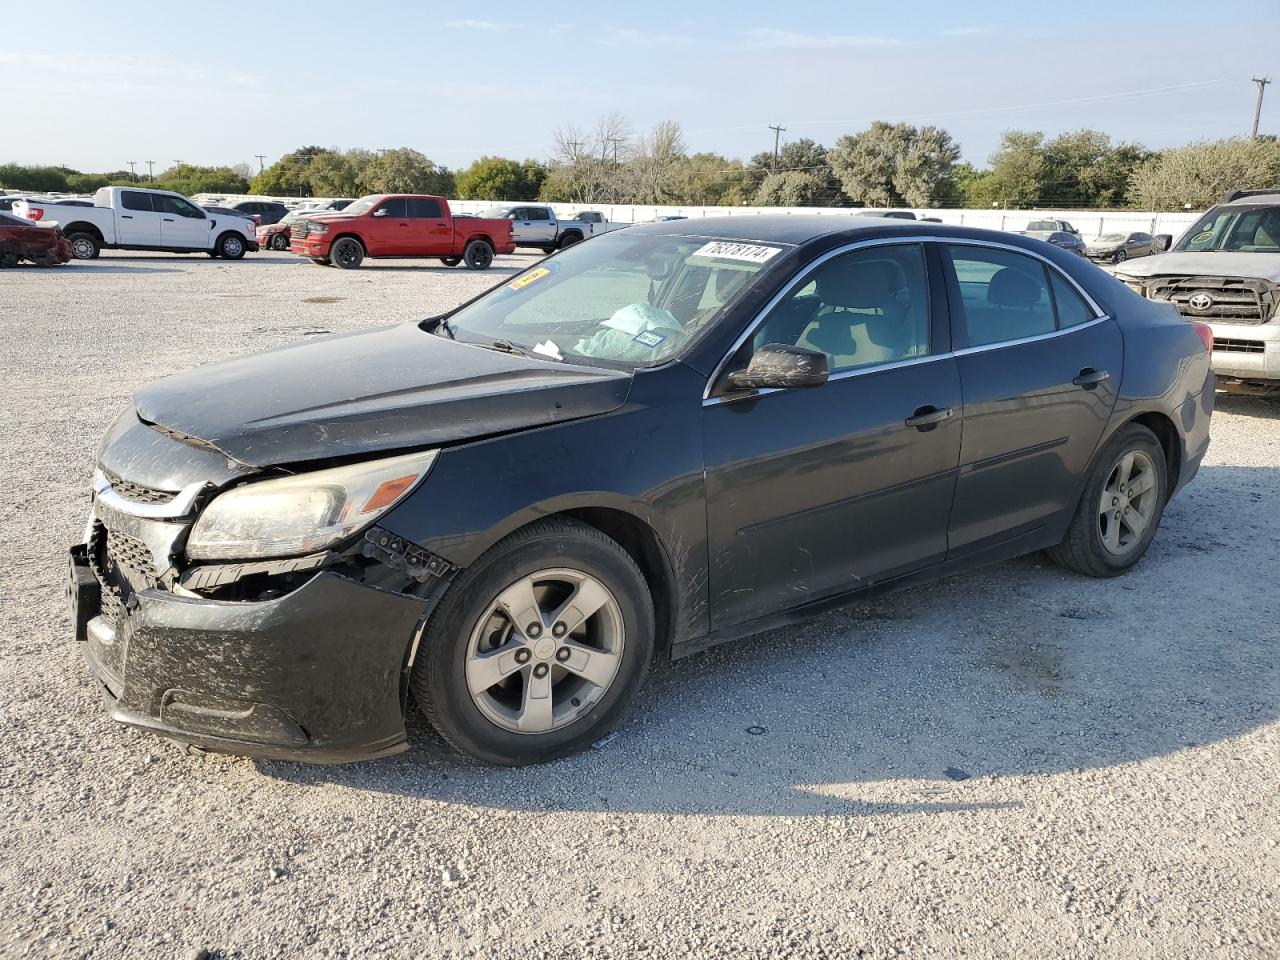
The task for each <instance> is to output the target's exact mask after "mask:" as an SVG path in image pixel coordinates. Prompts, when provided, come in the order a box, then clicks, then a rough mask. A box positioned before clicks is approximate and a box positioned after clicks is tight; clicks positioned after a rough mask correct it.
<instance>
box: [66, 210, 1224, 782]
mask: <svg viewBox="0 0 1280 960" xmlns="http://www.w3.org/2000/svg"><path fill="white" fill-rule="evenodd" d="M1206 341H1207V333H1206V331H1205V329H1204V328H1202V327H1201V326H1200V325H1196V324H1192V323H1188V322H1187V321H1185V320H1183V319H1182V318H1180V317H1178V316H1177V315H1176V314H1174V313H1173V311H1171V310H1169V309H1168V308H1167V307H1165V306H1161V305H1158V304H1154V303H1151V302H1148V301H1147V300H1144V299H1143V298H1141V297H1139V296H1138V295H1136V294H1134V293H1132V292H1130V291H1129V290H1128V289H1126V288H1125V287H1124V286H1122V285H1121V284H1119V283H1117V282H1115V281H1114V280H1113V279H1111V278H1110V277H1108V276H1107V275H1106V274H1104V273H1103V272H1102V271H1100V270H1098V269H1097V268H1096V267H1094V266H1092V265H1091V264H1089V263H1087V262H1086V261H1084V260H1082V259H1081V258H1079V257H1077V256H1075V255H1074V254H1070V253H1067V252H1065V251H1061V250H1058V249H1055V248H1053V247H1051V246H1049V245H1046V244H1043V243H1039V242H1036V241H1034V240H1029V239H1023V238H1020V237H1013V236H1010V235H1009V234H1003V233H994V232H988V231H981V230H972V229H963V228H952V227H944V226H942V225H939V224H919V223H910V222H907V221H900V220H884V219H871V218H834V217H803V216H787V217H768V216H761V217H734V218H733V219H706V220H703V219H699V220H685V221H679V222H672V223H665V224H652V225H644V226H635V227H632V228H630V229H628V230H625V231H618V232H616V233H610V234H607V235H605V236H602V237H597V238H596V239H594V240H592V241H591V242H590V243H584V244H581V245H579V246H575V247H572V248H570V249H568V250H566V251H564V252H562V253H560V254H558V255H556V256H555V257H552V258H550V259H547V260H543V261H541V262H540V263H538V264H536V265H535V266H533V267H531V268H529V269H527V270H525V271H524V272H522V273H520V274H518V275H516V276H514V277H510V278H508V279H506V280H504V281H503V282H502V283H501V284H499V285H498V286H496V287H494V288H492V289H491V290H490V291H488V292H487V293H485V294H484V295H482V296H480V297H478V298H476V299H474V300H472V301H470V302H468V303H466V304H463V305H462V306H461V307H458V308H456V309H454V310H451V311H449V312H448V313H445V314H442V315H440V316H436V317H432V318H430V319H428V320H425V321H422V322H421V323H405V324H399V325H394V326H388V327H384V328H381V329H375V330H370V331H367V332H361V333H353V334H343V335H338V336H333V337H329V338H326V339H324V340H318V341H308V342H306V343H304V344H299V345H295V346H290V347H285V348H282V349H278V350H273V351H270V352H267V353H263V354H258V355H254V356H249V357H245V358H243V359H239V360H234V361H229V362H224V363H218V364H213V365H210V366H205V367H201V368H199V369H196V370H194V371H192V372H190V373H187V374H182V375H179V376H174V377H170V378H168V379H166V380H161V381H160V382H158V383H156V384H154V385H152V386H149V387H147V388H145V389H143V390H142V391H140V392H139V393H138V394H137V395H136V397H135V399H134V404H133V405H132V406H131V407H130V408H129V409H128V410H126V411H125V412H124V413H123V414H122V415H121V416H120V418H119V419H118V420H117V421H116V423H115V424H114V426H113V427H112V428H111V429H110V431H109V433H108V435H107V436H106V438H105V440H104V442H103V445H102V447H101V451H100V453H99V456H98V469H97V472H96V474H95V477H94V481H93V490H94V493H93V504H92V512H91V514H90V517H89V523H88V526H87V530H86V536H85V542H84V543H81V544H77V545H76V546H75V547H74V548H73V549H72V557H71V570H70V590H69V593H70V596H71V597H72V600H73V606H74V612H75V623H76V627H77V632H78V635H79V639H80V640H81V641H82V643H81V644H80V646H81V649H82V650H83V651H84V654H85V657H86V659H87V661H88V663H89V666H90V668H91V670H92V672H93V674H94V676H95V677H96V678H97V680H98V681H99V682H100V684H101V688H102V690H103V691H104V698H105V702H106V705H107V709H108V711H109V712H110V714H111V715H112V716H113V717H115V718H116V719H118V720H121V721H123V722H125V723H128V724H132V725H134V726H137V727H141V728H144V729H147V730H151V731H155V732H157V733H161V734H164V735H166V736H169V737H172V738H175V739H177V740H180V741H184V742H187V743H190V744H194V745H197V746H200V747H205V748H209V749H216V750H226V751H232V752H236V753H244V754H255V755H261V756H270V757H289V758H297V759H312V760H328V761H332V760H354V759H360V758H369V757H376V756H382V755H386V754H390V753H395V752H397V751H399V750H403V749H404V748H405V746H406V734H405V711H406V709H408V707H407V704H408V703H409V701H410V699H412V700H414V701H416V703H417V706H418V707H419V708H420V709H422V710H423V711H424V712H425V714H426V716H427V717H428V718H429V719H430V721H431V722H432V723H433V724H434V725H435V726H436V728H437V729H438V730H439V731H440V733H441V734H442V735H443V736H444V738H445V739H446V740H448V741H449V742H450V743H451V744H453V745H454V746H455V747H457V748H458V749H459V750H462V751H464V752H465V753H468V754H470V755H471V756H473V757H477V758H480V759H482V760H485V761H490V762H493V763H500V764H522V763H529V762H536V761H541V760H546V759H548V758H551V757H555V756H559V755H562V754H565V753H568V752H570V751H574V750H578V749H580V748H582V747H583V746H584V745H585V744H588V743H591V742H592V741H593V740H595V739H596V738H597V737H600V736H601V735H603V734H605V733H607V732H608V731H609V730H611V729H612V728H613V727H614V726H615V725H616V724H617V723H618V722H619V718H620V717H621V715H622V713H623V710H624V708H625V707H626V705H627V703H628V701H630V699H631V698H632V696H633V695H634V694H635V692H636V690H637V688H638V687H639V686H640V682H641V678H642V677H643V675H644V673H645V670H646V667H647V665H648V663H649V660H650V658H651V657H653V656H655V655H657V656H663V657H681V656H685V655H687V654H690V653H694V652H696V651H698V650H702V649H704V648H706V647H709V646H711V645H713V644H718V643H724V642H726V641H732V640H734V639H736V638H739V637H742V636H744V635H747V634H751V633H755V632H758V631H760V630H762V629H765V628H768V627H773V626H776V625H779V624H782V623H786V622H788V621H790V620H792V619H794V618H796V617H800V616H803V615H806V614H809V613H811V612H814V611H817V610H821V609H823V608H825V607H829V606H831V605H834V604H839V603H844V602H847V601H848V600H849V598H850V597H852V596H855V595H859V594H866V593H867V592H868V591H877V590H885V589H891V588H894V587H898V586H902V585H904V584H908V583H911V582H914V581H918V580H920V579H922V578H929V577H937V576H940V575H943V574H950V573H954V572H956V571H958V570H963V569H966V568H969V567H974V566H977V565H979V564H986V563H991V562H992V561H997V560H1002V559H1004V558H1007V557H1012V556H1016V555H1018V554H1023V553H1027V552H1029V551H1034V550H1048V551H1049V555H1050V556H1051V557H1053V558H1054V559H1055V560H1056V561H1058V562H1059V563H1060V564H1062V565H1063V566H1065V567H1067V568H1068V569H1070V570H1073V571H1076V572H1078V573H1081V574H1085V575H1088V576H1094V577H1108V576H1113V575H1116V574H1119V573H1122V572H1123V571H1125V570H1126V569H1128V568H1129V567H1131V566H1132V565H1133V564H1135V563H1137V562H1138V560H1139V559H1140V558H1141V557H1142V556H1143V554H1144V553H1145V552H1146V551H1147V548H1148V546H1149V545H1150V544H1151V541H1152V538H1153V537H1154V536H1155V535H1156V530H1157V528H1158V526H1159V524H1160V518H1161V514H1162V511H1163V509H1164V507H1165V504H1166V503H1167V502H1168V500H1169V498H1170V497H1171V496H1173V495H1174V494H1175V493H1176V492H1177V491H1178V490H1180V489H1181V488H1182V487H1183V486H1185V485H1186V484H1187V483H1188V482H1189V481H1190V480H1191V479H1192V477H1193V476H1194V475H1195V473H1196V470H1197V468H1198V466H1199V464H1200V460H1201V457H1202V456H1203V455H1204V452H1205V449H1206V447H1207V446H1208V442H1209V419H1210V414H1211V412H1212V408H1213V380H1212V375H1211V371H1210V369H1209V356H1208V344H1207V342H1206Z"/></svg>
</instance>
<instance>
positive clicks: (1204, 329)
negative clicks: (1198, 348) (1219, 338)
mask: <svg viewBox="0 0 1280 960" xmlns="http://www.w3.org/2000/svg"><path fill="white" fill-rule="evenodd" d="M1191 326H1193V327H1194V328H1195V331H1196V333H1197V334H1199V336H1200V342H1201V343H1203V344H1204V348H1205V349H1206V350H1208V351H1209V352H1210V353H1212V352H1213V328H1212V327H1210V326H1209V325H1208V324H1207V323H1198V322H1196V321H1195V320H1192V321H1191Z"/></svg>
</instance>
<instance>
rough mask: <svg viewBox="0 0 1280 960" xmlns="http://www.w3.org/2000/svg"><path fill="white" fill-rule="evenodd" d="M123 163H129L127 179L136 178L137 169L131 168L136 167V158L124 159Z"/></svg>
mask: <svg viewBox="0 0 1280 960" xmlns="http://www.w3.org/2000/svg"><path fill="white" fill-rule="evenodd" d="M125 163H127V164H128V165H129V179H130V180H137V179H138V171H137V170H135V169H133V168H134V167H136V166H137V165H138V162H137V161H136V160H126V161H125Z"/></svg>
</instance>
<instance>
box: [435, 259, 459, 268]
mask: <svg viewBox="0 0 1280 960" xmlns="http://www.w3.org/2000/svg"><path fill="white" fill-rule="evenodd" d="M440 262H441V263H443V264H444V265H445V266H446V267H456V266H457V265H458V264H460V263H461V262H462V258H461V257H441V258H440Z"/></svg>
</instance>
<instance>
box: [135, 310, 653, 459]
mask: <svg viewBox="0 0 1280 960" xmlns="http://www.w3.org/2000/svg"><path fill="white" fill-rule="evenodd" d="M630 386H631V376H630V374H628V373H624V372H620V371H617V370H606V369H599V368H593V367H582V366H570V365H568V364H562V363H556V362H553V361H546V360H534V359H531V358H528V357H520V356H515V355H512V354H508V353H500V352H498V351H496V350H487V349H483V348H481V347H476V346H471V345H468V344H463V343H456V342H454V341H451V340H447V339H444V338H442V337H439V336H435V335H434V334H430V333H426V332H424V331H423V330H421V329H420V328H419V327H418V326H417V325H416V324H404V325H400V326H394V327H382V328H378V329H375V330H369V331H363V332H360V333H348V334H339V335H337V336H333V337H325V338H323V339H318V340H309V341H305V342H303V343H298V344H293V345H290V346H287V347H281V348H279V349H276V350H269V351H267V352H265V353H258V354H253V355H251V356H248V357H242V358H240V359H238V360H228V361H224V362H222V363H215V364H211V365H210V366H207V367H199V368H197V369H195V370H191V371H189V372H187V373H182V374H178V375H176V376H172V377H166V378H165V379H164V380H160V381H157V382H156V383H153V384H151V385H150V386H148V387H145V388H144V389H142V390H141V391H139V392H138V394H137V395H136V396H135V398H134V400H135V403H136V406H137V411H138V416H139V417H141V418H142V420H144V421H145V422H147V423H151V424H156V425H158V426H161V427H165V428H167V429H168V430H170V431H176V432H177V433H182V434H186V435H188V436H190V437H194V438H196V439H197V440H201V441H204V442H205V443H207V444H211V445H212V446H214V447H217V448H218V449H219V450H221V451H222V452H223V453H225V454H226V455H227V456H229V457H232V458H234V459H235V460H238V461H240V462H241V463H244V464H248V465H249V466H254V467H265V466H271V465H275V464H286V463H300V462H304V461H308V460H323V459H329V458H335V457H346V456H352V455H358V454H363V453H371V452H376V451H384V450H396V449H404V448H410V447H430V446H435V445H437V444H442V443H448V442H450V441H457V440H464V439H468V438H471V437H480V436H486V435H489V434H496V433H503V432H505V431H508V430H517V429H522V428H527V427H537V426H542V425H544V424H548V423H555V422H558V421H562V420H572V419H575V418H577V417H586V416H591V415H594V414H601V413H607V412H609V411H610V410H613V409H616V408H617V407H619V406H620V405H621V404H622V403H623V401H624V400H625V399H626V397H627V392H628V390H629V389H630Z"/></svg>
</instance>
